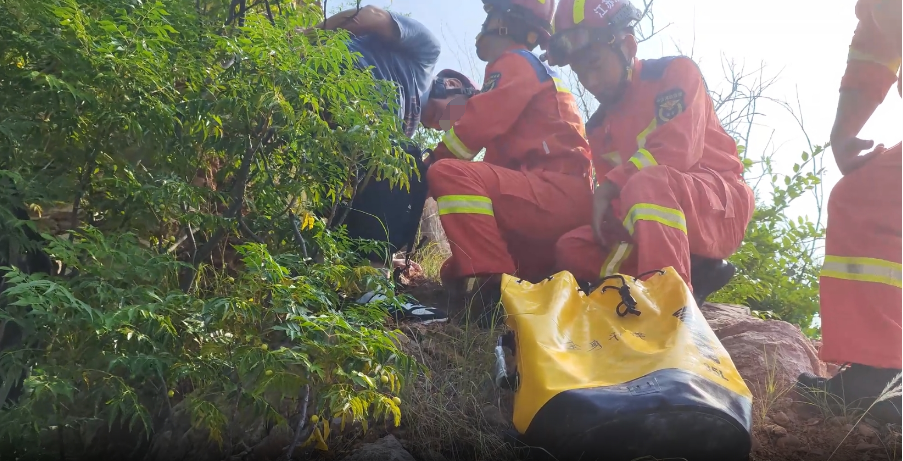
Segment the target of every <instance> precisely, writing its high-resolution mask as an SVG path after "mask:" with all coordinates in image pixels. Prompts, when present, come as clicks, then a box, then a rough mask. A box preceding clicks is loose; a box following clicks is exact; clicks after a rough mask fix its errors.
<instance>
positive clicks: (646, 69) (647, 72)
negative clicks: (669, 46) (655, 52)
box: [640, 56, 678, 80]
mask: <svg viewBox="0 0 903 461" xmlns="http://www.w3.org/2000/svg"><path fill="white" fill-rule="evenodd" d="M677 57H678V56H666V57H664V58H659V59H645V60H643V68H642V69H640V80H658V79H660V78H662V76H663V75H665V69H667V68H668V64H671V61H673V60H674V59H675V58H677Z"/></svg>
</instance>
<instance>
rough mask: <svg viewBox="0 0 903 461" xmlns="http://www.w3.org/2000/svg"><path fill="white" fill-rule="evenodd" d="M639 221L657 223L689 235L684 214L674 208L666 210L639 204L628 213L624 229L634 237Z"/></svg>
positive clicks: (651, 205)
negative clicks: (635, 227)
mask: <svg viewBox="0 0 903 461" xmlns="http://www.w3.org/2000/svg"><path fill="white" fill-rule="evenodd" d="M637 221H655V222H657V223H661V224H664V225H666V226H668V227H673V228H675V229H679V230H681V231H683V233H685V234H686V233H687V218H686V217H685V216H684V213H683V212H682V211H680V210H675V209H674V208H666V207H663V206H660V205H653V204H651V203H637V204H636V205H634V206H632V207H631V208H630V211H629V212H627V217H625V218H624V227H625V228H627V231H628V232H630V235H633V230H634V226H635V225H636V222H637Z"/></svg>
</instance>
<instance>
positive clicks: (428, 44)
mask: <svg viewBox="0 0 903 461" xmlns="http://www.w3.org/2000/svg"><path fill="white" fill-rule="evenodd" d="M389 14H390V15H391V16H392V19H394V20H395V24H397V25H398V31H399V35H400V36H399V39H398V45H397V46H398V47H399V49H401V50H403V51H404V53H405V54H406V55H408V56H410V57H411V58H413V59H414V60H416V61H417V62H419V63H421V64H422V65H423V66H424V67H426V68H430V69H432V68H433V66H435V65H436V62H437V61H438V60H439V53H440V52H441V51H442V45H440V44H439V40H438V39H436V36H435V35H433V33H432V32H430V30H429V29H427V28H426V26H424V25H423V24H422V23H420V22H418V21H416V20H414V19H411V18H409V17H406V16H402V15H400V14H398V13H395V12H394V11H390V12H389Z"/></svg>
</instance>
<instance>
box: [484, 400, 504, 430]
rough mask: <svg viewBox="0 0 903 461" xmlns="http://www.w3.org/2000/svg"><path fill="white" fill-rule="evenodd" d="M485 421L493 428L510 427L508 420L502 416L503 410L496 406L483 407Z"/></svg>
mask: <svg viewBox="0 0 903 461" xmlns="http://www.w3.org/2000/svg"><path fill="white" fill-rule="evenodd" d="M483 419H485V420H486V422H487V423H489V424H491V425H493V426H498V427H508V420H507V419H505V417H504V416H503V415H502V410H499V409H498V407H496V406H495V405H484V406H483Z"/></svg>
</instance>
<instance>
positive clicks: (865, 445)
mask: <svg viewBox="0 0 903 461" xmlns="http://www.w3.org/2000/svg"><path fill="white" fill-rule="evenodd" d="M877 448H881V447H879V446H878V445H875V444H873V443H865V442H860V443H859V445H856V451H869V450H875V449H877Z"/></svg>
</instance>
